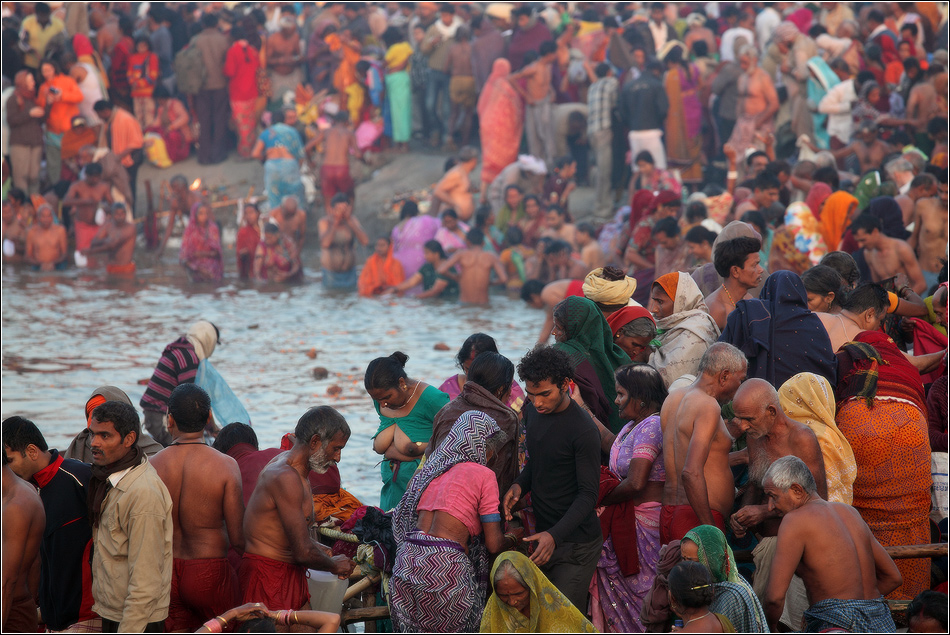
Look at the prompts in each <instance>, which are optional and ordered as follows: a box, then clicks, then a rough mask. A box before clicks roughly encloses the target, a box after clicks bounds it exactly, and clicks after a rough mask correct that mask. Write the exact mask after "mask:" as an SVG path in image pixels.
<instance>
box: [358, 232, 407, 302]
mask: <svg viewBox="0 0 950 635" xmlns="http://www.w3.org/2000/svg"><path fill="white" fill-rule="evenodd" d="M405 279H406V276H405V274H404V273H403V271H402V265H401V264H400V263H399V261H398V260H396V258H394V257H393V244H392V242H391V241H390V240H389V238H388V237H384V238H380V239H379V240H377V241H376V248H375V249H374V251H373V255H372V256H370V257H369V258H367V259H366V264H364V265H363V271H361V272H360V278H359V280H358V281H357V283H356V288H357V291H358V292H359V294H360V295H362V296H365V297H372V296H374V295H382V294H383V292H384V291H386V290H387V289H389V288H390V287H395V286H397V285H398V284H399V283H401V282H402V281H403V280H405Z"/></svg>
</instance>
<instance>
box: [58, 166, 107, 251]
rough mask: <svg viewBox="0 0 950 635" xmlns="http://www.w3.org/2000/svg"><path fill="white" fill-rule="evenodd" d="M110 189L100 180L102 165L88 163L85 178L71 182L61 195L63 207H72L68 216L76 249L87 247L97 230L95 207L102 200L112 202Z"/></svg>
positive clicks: (80, 249)
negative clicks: (66, 190)
mask: <svg viewBox="0 0 950 635" xmlns="http://www.w3.org/2000/svg"><path fill="white" fill-rule="evenodd" d="M110 190H111V188H110V187H109V184H108V183H104V182H103V181H102V166H101V165H99V164H98V163H90V164H89V165H87V166H86V178H84V179H82V180H81V181H76V182H75V183H73V184H72V185H71V186H70V188H69V191H68V192H66V196H64V197H63V208H64V209H66V208H72V209H71V210H70V212H69V215H70V216H69V217H70V218H71V219H72V223H73V232H74V233H75V235H76V250H77V251H82V250H83V249H88V248H89V245H90V244H92V239H93V238H94V237H95V235H96V234H97V233H98V232H99V226H98V225H96V208H97V207H98V205H99V203H101V202H102V201H108V202H109V203H111V202H112V193H111V191H110ZM90 264H91V263H90Z"/></svg>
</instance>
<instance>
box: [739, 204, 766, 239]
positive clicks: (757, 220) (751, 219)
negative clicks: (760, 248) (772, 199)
mask: <svg viewBox="0 0 950 635" xmlns="http://www.w3.org/2000/svg"><path fill="white" fill-rule="evenodd" d="M739 220H741V221H742V222H743V223H749V224H750V225H753V226H754V227H755V228H756V230H758V232H759V234H760V235H762V236H765V230H767V229H768V225H767V223H766V222H765V216H764V215H763V214H762V212H760V211H759V210H757V209H753V210H749V211H748V212H746V213H745V214H743V215H742V218H740V219H739Z"/></svg>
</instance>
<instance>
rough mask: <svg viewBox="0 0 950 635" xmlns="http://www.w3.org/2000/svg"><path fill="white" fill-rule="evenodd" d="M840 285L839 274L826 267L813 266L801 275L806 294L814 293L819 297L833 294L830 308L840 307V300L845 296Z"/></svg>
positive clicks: (841, 281)
mask: <svg viewBox="0 0 950 635" xmlns="http://www.w3.org/2000/svg"><path fill="white" fill-rule="evenodd" d="M842 283H843V280H842V279H841V274H839V273H838V272H837V271H835V270H834V269H832V268H831V267H829V266H828V265H815V266H814V267H812V268H811V269H808V270H807V271H805V273H803V274H802V284H804V285H805V291H807V292H808V293H816V294H818V295H821V296H825V295H828V294H829V293H834V294H835V299H834V300H833V301H832V303H831V306H840V305H841V298H842V297H844V294H845V292H844V290H843V289H842Z"/></svg>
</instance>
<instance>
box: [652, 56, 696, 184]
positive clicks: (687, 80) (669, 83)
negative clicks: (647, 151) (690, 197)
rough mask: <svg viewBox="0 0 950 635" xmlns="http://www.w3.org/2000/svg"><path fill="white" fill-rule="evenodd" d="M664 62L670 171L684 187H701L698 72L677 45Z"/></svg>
mask: <svg viewBox="0 0 950 635" xmlns="http://www.w3.org/2000/svg"><path fill="white" fill-rule="evenodd" d="M661 53H662V51H661ZM663 61H664V62H666V77H665V79H664V80H663V83H664V86H665V88H666V95H667V97H668V98H669V101H670V109H669V111H667V114H666V157H667V161H668V162H669V164H670V166H671V167H676V168H679V170H680V176H681V179H680V180H681V181H682V182H683V183H684V184H686V185H699V184H700V183H702V180H703V165H702V147H703V145H702V144H703V137H702V134H700V133H701V132H702V130H701V129H702V122H703V106H702V104H701V103H700V102H699V89H700V76H699V70H698V69H697V68H696V66H695V65H693V64H690V63H689V62H687V61H686V60H685V59H683V48H682V45H680V44H679V43H678V42H676V43H671V46H670V49H669V52H667V54H666V56H665V57H664V58H663Z"/></svg>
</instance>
